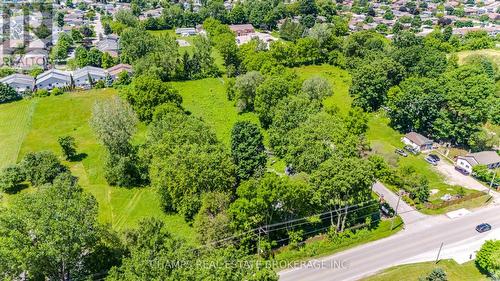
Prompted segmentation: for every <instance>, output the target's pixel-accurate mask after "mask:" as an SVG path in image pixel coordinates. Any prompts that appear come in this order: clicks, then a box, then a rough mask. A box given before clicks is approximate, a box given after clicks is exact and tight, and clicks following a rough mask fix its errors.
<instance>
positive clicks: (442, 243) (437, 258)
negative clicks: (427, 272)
mask: <svg viewBox="0 0 500 281" xmlns="http://www.w3.org/2000/svg"><path fill="white" fill-rule="evenodd" d="M443 245H444V242H441V246H439V251H438V255H437V257H436V263H438V261H439V255H440V254H441V249H443Z"/></svg>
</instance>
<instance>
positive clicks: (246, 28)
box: [229, 24, 255, 36]
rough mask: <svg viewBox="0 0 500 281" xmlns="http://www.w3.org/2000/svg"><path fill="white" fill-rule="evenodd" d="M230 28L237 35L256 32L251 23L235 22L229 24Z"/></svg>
mask: <svg viewBox="0 0 500 281" xmlns="http://www.w3.org/2000/svg"><path fill="white" fill-rule="evenodd" d="M229 29H231V31H233V32H234V33H236V36H243V35H248V34H250V33H254V32H255V29H254V28H253V26H252V25H251V24H233V25H230V26H229Z"/></svg>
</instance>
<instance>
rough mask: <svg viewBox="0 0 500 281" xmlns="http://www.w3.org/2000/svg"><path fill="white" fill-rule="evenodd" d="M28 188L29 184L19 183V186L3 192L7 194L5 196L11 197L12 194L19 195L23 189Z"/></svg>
mask: <svg viewBox="0 0 500 281" xmlns="http://www.w3.org/2000/svg"><path fill="white" fill-rule="evenodd" d="M28 187H29V184H27V183H20V184H17V185H16V186H14V187H13V188H9V189H6V190H5V191H4V192H5V193H7V194H10V195H12V194H16V193H19V192H21V191H22V190H23V189H26V188H28Z"/></svg>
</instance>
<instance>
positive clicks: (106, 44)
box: [97, 38, 118, 52]
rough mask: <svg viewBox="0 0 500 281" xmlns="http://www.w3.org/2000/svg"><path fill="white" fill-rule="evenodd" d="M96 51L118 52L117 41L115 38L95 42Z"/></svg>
mask: <svg viewBox="0 0 500 281" xmlns="http://www.w3.org/2000/svg"><path fill="white" fill-rule="evenodd" d="M97 49H99V50H100V51H101V52H104V51H113V50H118V39H115V38H104V39H102V40H101V41H99V42H97Z"/></svg>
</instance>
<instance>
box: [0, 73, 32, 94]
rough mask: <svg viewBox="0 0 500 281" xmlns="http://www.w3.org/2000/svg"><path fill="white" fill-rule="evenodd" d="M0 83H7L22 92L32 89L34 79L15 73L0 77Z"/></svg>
mask: <svg viewBox="0 0 500 281" xmlns="http://www.w3.org/2000/svg"><path fill="white" fill-rule="evenodd" d="M0 83H4V84H7V85H9V86H11V87H12V88H14V90H16V91H17V92H18V93H20V94H22V93H25V92H27V91H28V92H29V91H32V90H33V87H34V86H35V79H34V78H33V77H31V76H28V75H24V74H17V73H16V74H12V75H9V76H7V77H4V78H2V79H0Z"/></svg>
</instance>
